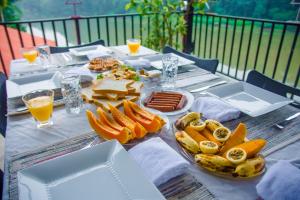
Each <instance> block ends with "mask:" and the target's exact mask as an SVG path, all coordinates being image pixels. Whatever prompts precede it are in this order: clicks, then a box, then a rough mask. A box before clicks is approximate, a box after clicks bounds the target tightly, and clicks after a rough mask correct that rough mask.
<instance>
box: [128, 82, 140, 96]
mask: <svg viewBox="0 0 300 200" xmlns="http://www.w3.org/2000/svg"><path fill="white" fill-rule="evenodd" d="M143 86H144V83H143V82H134V83H133V84H131V85H130V86H129V88H128V94H130V95H134V96H140V95H141V89H142V87H143Z"/></svg>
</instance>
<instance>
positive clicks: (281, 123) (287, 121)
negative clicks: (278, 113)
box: [274, 112, 300, 129]
mask: <svg viewBox="0 0 300 200" xmlns="http://www.w3.org/2000/svg"><path fill="white" fill-rule="evenodd" d="M298 116H300V112H297V113H296V114H294V115H292V116H289V117H288V118H286V119H285V120H283V121H282V122H279V123H277V124H274V125H275V126H276V127H277V128H279V129H283V128H284V127H285V126H286V125H287V124H289V123H290V122H291V121H292V120H293V119H295V118H297V117H298Z"/></svg>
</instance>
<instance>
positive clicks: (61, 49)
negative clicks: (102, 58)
mask: <svg viewBox="0 0 300 200" xmlns="http://www.w3.org/2000/svg"><path fill="white" fill-rule="evenodd" d="M93 45H103V46H105V42H104V40H97V41H95V42H92V43H88V44H83V45H78V46H72V47H50V53H64V52H68V51H69V49H72V48H78V47H87V46H93Z"/></svg>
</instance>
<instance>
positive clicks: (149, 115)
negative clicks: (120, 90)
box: [127, 101, 166, 127]
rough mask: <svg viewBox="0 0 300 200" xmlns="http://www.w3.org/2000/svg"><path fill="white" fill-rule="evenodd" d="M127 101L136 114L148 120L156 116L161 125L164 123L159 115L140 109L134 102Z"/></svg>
mask: <svg viewBox="0 0 300 200" xmlns="http://www.w3.org/2000/svg"><path fill="white" fill-rule="evenodd" d="M127 102H128V104H129V106H130V107H131V109H132V111H133V112H134V113H135V114H138V115H140V116H142V117H143V118H146V119H149V120H153V119H154V118H156V119H157V120H159V121H160V123H161V126H162V127H163V126H164V125H165V124H166V122H165V120H163V119H162V118H161V117H160V116H158V115H155V114H153V113H151V112H149V111H147V110H145V109H142V108H141V107H140V106H138V105H137V104H136V103H134V102H132V101H127Z"/></svg>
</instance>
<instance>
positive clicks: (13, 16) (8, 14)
mask: <svg viewBox="0 0 300 200" xmlns="http://www.w3.org/2000/svg"><path fill="white" fill-rule="evenodd" d="M15 2H16V0H0V21H1V22H5V21H16V20H20V18H21V16H22V12H21V10H20V9H19V8H18V7H17V6H16V5H15Z"/></svg>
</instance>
